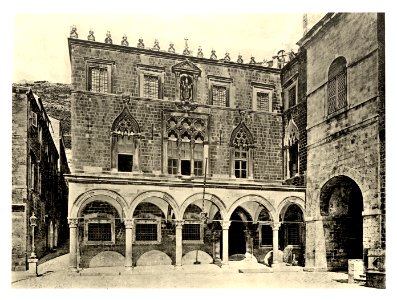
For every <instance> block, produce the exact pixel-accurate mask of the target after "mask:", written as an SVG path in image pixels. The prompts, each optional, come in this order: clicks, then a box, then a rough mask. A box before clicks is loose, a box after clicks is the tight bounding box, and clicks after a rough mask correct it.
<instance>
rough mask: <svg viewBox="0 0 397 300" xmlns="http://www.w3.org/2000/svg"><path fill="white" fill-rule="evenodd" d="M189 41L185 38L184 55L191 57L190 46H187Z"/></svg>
mask: <svg viewBox="0 0 397 300" xmlns="http://www.w3.org/2000/svg"><path fill="white" fill-rule="evenodd" d="M187 41H188V39H187V38H185V49H184V50H183V55H190V51H189V46H188V44H187Z"/></svg>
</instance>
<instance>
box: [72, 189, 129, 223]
mask: <svg viewBox="0 0 397 300" xmlns="http://www.w3.org/2000/svg"><path fill="white" fill-rule="evenodd" d="M96 200H99V201H104V202H107V203H109V204H110V205H112V206H113V207H114V208H115V209H116V210H117V212H118V214H119V216H120V218H121V219H124V217H125V216H126V211H127V210H128V203H127V201H125V199H124V198H123V197H122V196H121V195H120V194H118V193H116V192H115V191H111V190H105V189H94V190H89V191H86V192H84V193H83V194H81V195H80V196H78V197H77V199H76V200H75V201H74V203H73V205H72V209H71V210H70V218H77V217H78V216H79V215H80V213H81V211H82V209H84V207H85V206H86V205H87V204H89V203H91V202H93V201H96Z"/></svg>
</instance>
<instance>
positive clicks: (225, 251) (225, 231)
mask: <svg viewBox="0 0 397 300" xmlns="http://www.w3.org/2000/svg"><path fill="white" fill-rule="evenodd" d="M230 223H231V222H230V221H222V266H228V265H229V226H230Z"/></svg>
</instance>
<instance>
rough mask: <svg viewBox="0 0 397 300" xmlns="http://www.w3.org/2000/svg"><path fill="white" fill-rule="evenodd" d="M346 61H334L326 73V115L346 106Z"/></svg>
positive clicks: (339, 59) (343, 59) (341, 58)
mask: <svg viewBox="0 0 397 300" xmlns="http://www.w3.org/2000/svg"><path fill="white" fill-rule="evenodd" d="M346 64H347V62H346V59H345V58H344V57H338V58H337V59H335V60H334V61H333V62H332V64H331V66H330V68H329V71H328V114H332V113H334V112H336V111H338V110H340V109H341V108H344V107H346V105H347V96H346V94H347V88H346V86H347V80H346V78H347V76H346Z"/></svg>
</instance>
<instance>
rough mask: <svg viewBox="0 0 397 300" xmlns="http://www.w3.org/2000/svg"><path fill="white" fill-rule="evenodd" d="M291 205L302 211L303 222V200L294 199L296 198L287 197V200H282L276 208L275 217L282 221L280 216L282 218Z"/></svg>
mask: <svg viewBox="0 0 397 300" xmlns="http://www.w3.org/2000/svg"><path fill="white" fill-rule="evenodd" d="M291 204H296V205H298V206H299V208H300V209H301V211H302V214H303V219H304V220H305V219H306V218H305V212H306V209H305V200H303V199H302V198H299V197H296V196H289V197H287V198H284V199H283V200H282V201H281V202H280V204H279V205H278V207H277V216H278V217H279V219H280V220H282V219H283V217H282V216H284V214H285V212H286V211H287V209H288V207H289V206H290V205H291Z"/></svg>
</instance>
